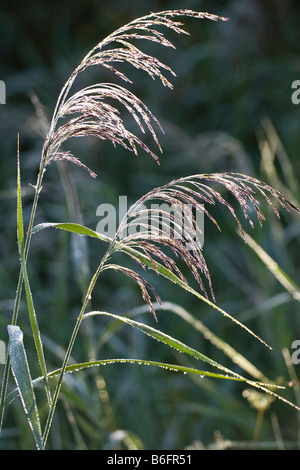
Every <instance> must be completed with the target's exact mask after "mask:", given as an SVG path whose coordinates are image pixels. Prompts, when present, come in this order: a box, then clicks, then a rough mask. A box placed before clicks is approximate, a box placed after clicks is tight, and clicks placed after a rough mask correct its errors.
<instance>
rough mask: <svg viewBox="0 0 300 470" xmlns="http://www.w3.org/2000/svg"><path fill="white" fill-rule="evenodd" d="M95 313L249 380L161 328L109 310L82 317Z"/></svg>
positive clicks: (224, 371) (227, 372) (226, 372)
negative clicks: (108, 311) (160, 329)
mask: <svg viewBox="0 0 300 470" xmlns="http://www.w3.org/2000/svg"><path fill="white" fill-rule="evenodd" d="M94 315H106V316H109V317H111V318H113V319H115V320H119V321H121V322H123V323H125V324H128V325H130V326H132V327H134V328H137V329H139V330H140V331H142V332H143V333H145V334H146V335H148V336H150V337H152V338H153V339H155V340H157V341H160V342H162V343H164V344H166V345H167V346H169V347H171V348H174V349H175V350H177V351H178V352H180V353H184V354H188V355H190V356H192V357H193V358H195V359H197V360H201V361H203V362H205V363H207V364H209V365H210V366H212V367H215V368H217V369H219V370H221V371H222V372H223V373H225V374H229V375H230V376H232V377H236V378H238V379H242V380H244V381H247V382H249V381H248V379H245V378H244V377H242V376H241V375H239V374H237V373H235V372H233V371H232V370H230V369H228V368H227V367H224V366H222V365H221V364H219V363H218V362H216V361H214V360H213V359H211V358H209V357H207V356H205V355H204V354H202V353H200V352H199V351H197V350H195V349H193V348H191V347H190V346H188V345H186V344H184V343H182V342H181V341H179V340H177V339H176V338H173V337H172V336H169V335H167V334H166V333H163V332H162V331H159V330H157V329H155V328H153V327H151V326H149V325H146V324H144V323H140V322H137V321H135V320H132V319H130V318H128V317H121V316H119V315H115V314H112V313H107V312H100V311H93V312H89V313H86V314H85V315H83V318H82V319H85V318H88V317H90V316H94ZM268 385H270V386H272V385H271V384H268Z"/></svg>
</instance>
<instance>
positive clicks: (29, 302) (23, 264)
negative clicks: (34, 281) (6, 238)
mask: <svg viewBox="0 0 300 470" xmlns="http://www.w3.org/2000/svg"><path fill="white" fill-rule="evenodd" d="M17 238H18V245H19V252H20V261H21V267H22V272H23V278H24V286H25V292H26V300H27V307H28V313H29V318H30V323H31V328H32V333H33V337H34V341H35V346H36V350H37V355H38V359H39V363H40V367H41V371H42V374H43V376H44V379H45V387H46V395H47V399H48V403H49V405H50V403H51V395H50V388H49V386H48V382H47V381H48V379H47V368H46V361H45V357H44V352H43V345H42V340H41V336H40V331H39V326H38V322H37V318H36V313H35V308H34V304H33V299H32V294H31V290H30V285H29V278H28V273H27V266H26V255H25V250H24V226H23V214H22V196H21V172H20V159H19V155H18V160H17Z"/></svg>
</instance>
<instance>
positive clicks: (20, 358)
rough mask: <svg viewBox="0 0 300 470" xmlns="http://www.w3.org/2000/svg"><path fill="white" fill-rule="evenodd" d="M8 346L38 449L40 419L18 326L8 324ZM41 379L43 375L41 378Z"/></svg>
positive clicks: (40, 446) (40, 443)
mask: <svg viewBox="0 0 300 470" xmlns="http://www.w3.org/2000/svg"><path fill="white" fill-rule="evenodd" d="M8 334H9V346H8V353H9V357H10V362H11V369H12V373H13V376H14V379H15V381H16V384H17V389H18V392H19V396H20V398H21V401H22V405H23V408H24V411H25V413H26V416H27V419H28V423H29V426H30V429H31V431H32V433H33V436H34V438H35V441H36V446H37V448H38V449H39V450H41V449H43V447H44V446H43V440H42V432H41V425H40V419H39V414H38V409H37V404H36V399H35V394H34V390H33V384H32V380H31V376H30V371H29V366H28V362H27V357H26V351H25V348H24V344H23V332H22V331H21V329H20V328H19V327H18V326H14V325H8ZM41 379H42V380H43V377H42V378H41Z"/></svg>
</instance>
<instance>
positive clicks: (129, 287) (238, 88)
mask: <svg viewBox="0 0 300 470" xmlns="http://www.w3.org/2000/svg"><path fill="white" fill-rule="evenodd" d="M176 8H189V9H194V10H198V11H208V12H210V13H215V14H219V15H222V16H228V17H229V18H230V21H229V22H227V23H225V22H220V23H215V22H212V21H208V20H195V19H191V18H186V19H184V20H183V21H184V23H185V25H186V26H185V29H186V30H187V31H188V32H189V33H190V36H183V35H182V36H178V35H176V34H175V33H174V34H171V33H167V37H168V38H169V39H171V40H172V41H173V42H174V44H175V45H176V50H172V49H166V48H162V47H161V46H159V45H155V44H145V48H144V49H143V50H147V51H149V52H150V53H151V54H153V55H155V56H156V57H158V58H159V59H160V60H162V61H163V62H166V63H167V64H168V65H169V66H171V67H172V68H173V70H174V71H175V73H176V75H177V77H176V78H172V80H171V81H172V83H173V85H174V90H173V91H171V90H169V89H166V88H164V87H163V86H162V85H161V84H160V83H159V82H158V81H157V80H156V81H153V80H151V78H149V77H147V76H145V74H143V73H142V72H138V71H136V70H130V71H129V72H128V73H129V76H130V78H132V80H133V82H134V83H133V85H130V90H131V91H133V92H134V93H136V94H137V96H138V97H139V98H141V99H142V100H143V101H144V102H145V104H146V105H147V106H149V108H150V109H151V111H152V112H153V113H154V114H155V115H156V116H157V118H158V119H159V120H160V122H161V124H162V127H163V128H164V130H165V134H161V135H159V139H160V143H161V145H162V147H163V154H162V156H161V158H160V162H161V164H160V166H158V165H156V163H155V162H154V161H153V160H152V159H151V157H150V156H148V155H147V154H144V153H143V152H140V155H139V157H135V156H133V155H131V154H130V153H129V152H127V151H126V150H124V149H122V148H116V149H114V147H113V146H112V145H111V144H110V143H106V142H99V141H97V140H96V139H93V138H89V139H81V140H77V141H76V142H72V144H71V145H72V148H73V150H74V151H75V152H76V153H75V155H76V156H77V157H79V158H80V159H81V160H82V161H83V162H84V163H86V164H87V165H88V166H89V167H90V168H91V169H92V170H93V171H95V172H96V173H97V174H98V177H97V179H95V180H93V179H92V178H90V176H89V175H88V173H86V172H84V171H83V170H82V169H80V168H78V167H75V166H74V165H71V164H68V165H67V166H59V164H57V165H56V164H53V165H51V166H50V167H49V169H48V170H47V174H46V178H45V180H44V186H43V191H42V194H41V198H40V202H39V208H38V212H37V219H36V223H39V222H44V221H66V220H74V219H75V217H76V218H77V219H76V220H77V221H80V220H81V221H82V222H83V223H84V224H85V225H87V226H89V227H90V228H92V229H96V225H97V223H98V219H97V216H96V209H97V207H98V205H99V204H101V203H103V202H110V203H112V204H117V203H118V197H119V195H127V196H128V200H129V202H130V201H134V200H136V199H137V198H139V197H140V196H141V195H143V194H144V193H145V192H146V191H148V190H150V189H152V188H154V187H156V186H159V185H161V184H164V183H166V182H168V181H170V180H171V179H174V178H177V177H180V176H187V175H190V174H195V173H205V172H217V171H234V172H240V173H245V174H248V175H252V176H255V177H257V178H259V179H262V180H263V181H265V182H267V183H269V184H271V185H273V186H274V187H276V188H277V189H279V190H282V191H283V192H284V194H286V195H287V196H289V197H291V199H292V200H293V201H295V202H297V203H298V204H299V203H300V200H299V194H300V191H299V176H300V163H299V144H300V133H299V118H300V105H299V106H297V105H294V104H293V103H292V100H291V96H292V91H293V90H292V88H291V86H292V82H293V81H294V80H297V79H300V55H299V53H300V34H299V20H300V5H299V3H298V2H296V1H292V0H290V1H287V0H273V1H271V0H252V1H250V0H236V1H234V0H232V1H200V0H199V1H196V0H185V1H184V2H183V1H181V2H180V1H170V0H167V1H164V2H162V1H154V0H133V1H130V2H129V1H124V0H122V1H121V0H110V1H106V0H105V1H100V0H98V1H97V0H85V1H83V0H78V1H75V0H74V1H71V0H65V1H63V2H62V1H57V0H52V1H51V2H50V1H44V2H38V1H27V2H26V4H24V2H21V1H16V0H13V1H10V2H8V1H7V0H6V1H5V2H3V1H2V2H1V6H0V38H1V41H0V79H1V80H3V81H4V82H5V84H6V104H5V105H0V204H1V212H0V217H1V219H0V221H1V222H0V223H1V231H0V253H1V257H0V339H2V340H5V341H6V339H7V332H6V327H7V324H8V323H9V322H10V318H11V311H12V307H13V300H14V295H15V291H16V285H17V279H18V272H19V259H18V252H17V244H16V192H15V184H16V140H17V133H19V134H20V153H21V167H22V180H23V191H24V199H23V204H24V218H25V222H26V221H28V217H29V213H30V209H31V202H32V196H33V188H32V187H31V186H30V184H34V183H35V179H36V174H37V171H38V166H39V161H40V153H41V148H42V144H43V138H42V135H43V132H44V129H45V127H44V125H45V122H44V120H45V119H46V118H47V119H51V115H52V113H53V110H54V106H55V103H56V99H57V97H58V94H59V91H60V89H61V87H62V86H63V84H64V83H65V81H66V80H67V78H68V77H69V75H70V73H71V72H72V71H73V69H74V68H75V67H76V66H77V65H78V63H79V62H80V61H81V59H82V58H83V56H84V55H85V54H86V53H87V52H88V51H89V50H90V49H91V48H92V47H93V46H94V45H95V44H96V43H97V42H99V41H100V40H101V39H103V38H104V37H105V36H106V35H107V34H109V33H111V32H112V31H114V30H115V29H117V28H119V27H120V26H122V25H123V24H125V23H127V22H129V21H130V20H132V19H134V18H136V17H139V16H143V15H146V14H148V13H150V12H151V11H161V10H167V9H176ZM141 47H142V45H141ZM111 79H113V80H115V78H114V77H112V75H111V74H110V72H109V71H107V70H106V69H101V68H93V69H91V70H88V71H87V72H86V73H84V74H82V77H80V78H79V80H78V82H77V85H76V86H77V87H78V86H86V85H88V84H91V83H96V82H97V81H108V80H111ZM121 84H122V83H121ZM37 101H39V103H40V105H39V106H42V109H43V112H44V115H43V116H40V115H39V112H41V107H39V108H38V109H39V112H36V110H35V106H34V104H35V103H37ZM130 125H131V124H130ZM158 132H159V131H158ZM278 139H279V140H278ZM146 142H147V144H149V146H151V148H152V149H153V150H154V151H155V146H154V144H153V143H152V142H151V139H150V137H149V138H148V137H146ZM278 142H280V143H278ZM273 146H275V150H274V148H273ZM68 184H69V185H68ZM72 194H73V196H72ZM74 194H75V195H74ZM75 196H76V198H77V201H78V203H77V204H76V206H75V207H76V209H77V211H78V212H77V214H73V213H72V211H70V206H69V204H70V201H71V202H72V201H73V202H74V197H75ZM72 197H73V199H72ZM264 209H265V214H266V215H267V221H266V222H265V224H264V226H263V228H256V229H255V230H254V232H253V233H252V236H253V237H254V238H255V240H256V241H257V242H258V243H260V244H261V246H262V247H263V248H264V249H265V250H266V251H267V252H268V253H269V254H270V255H271V256H272V257H273V258H274V259H275V260H276V262H277V263H279V265H280V266H281V267H282V269H284V270H285V271H286V273H288V275H289V276H290V277H291V278H292V279H293V280H294V282H295V283H296V284H299V283H300V279H299V276H300V269H299V267H300V266H299V260H300V256H299V240H300V224H299V216H295V214H290V215H286V214H283V216H282V219H281V220H280V221H279V220H277V219H276V220H275V217H274V216H273V215H272V214H271V212H270V211H269V210H268V208H264ZM214 214H215V216H216V217H217V218H218V221H219V224H220V225H221V227H222V233H221V234H220V233H218V232H217V231H216V229H215V227H214V226H211V225H210V224H209V223H208V222H207V225H206V226H205V243H204V256H205V258H206V260H207V263H208V265H209V268H210V271H211V276H212V280H213V285H214V289H215V294H216V299H217V304H218V305H219V306H220V307H222V308H224V309H225V310H227V311H228V312H229V313H230V314H231V315H234V316H236V317H237V318H238V319H239V320H241V321H243V322H245V324H246V325H247V326H249V327H250V328H252V329H253V330H254V331H255V332H257V333H258V334H259V335H261V336H262V338H263V339H264V340H266V341H267V342H269V344H271V346H272V347H273V351H268V350H267V349H266V348H264V347H263V346H262V345H261V344H260V343H258V342H256V341H255V340H253V338H251V337H250V336H249V335H247V334H246V333H245V332H244V331H242V330H241V329H239V328H238V327H237V326H236V325H233V324H232V323H231V322H230V321H229V320H226V319H224V318H223V317H221V315H220V314H218V313H217V312H216V311H215V310H213V309H211V308H209V307H208V306H207V305H206V304H202V303H201V302H198V301H196V300H195V299H194V298H191V296H189V295H187V294H185V293H184V292H183V291H182V292H181V291H179V290H178V288H176V287H174V286H172V285H170V283H167V282H164V281H163V280H162V279H157V278H156V277H155V276H154V275H152V274H151V273H150V274H149V275H148V277H147V279H148V280H149V281H150V282H152V283H153V285H154V286H155V287H156V288H157V290H158V293H159V295H160V296H161V298H162V299H163V300H166V301H168V300H171V301H172V302H174V303H177V304H179V305H181V306H183V307H184V308H186V309H187V310H188V311H189V312H190V313H191V314H193V315H194V316H195V317H196V318H199V319H201V321H203V323H205V325H206V326H207V327H209V328H210V329H211V330H212V331H214V332H215V333H216V334H217V335H218V336H220V337H221V338H222V339H224V340H225V341H226V342H228V343H229V344H231V345H232V346H233V347H234V348H236V349H237V350H238V351H239V352H240V353H241V354H243V355H245V356H246V357H247V358H248V359H249V360H250V361H251V362H253V363H254V364H255V365H256V366H257V367H258V368H259V369H260V370H261V371H262V372H263V373H264V374H265V375H266V376H268V377H269V378H270V380H274V381H281V383H286V382H289V381H290V380H291V375H290V374H291V369H289V368H288V367H287V364H286V360H285V359H284V356H283V353H282V350H283V348H287V350H288V351H289V352H290V353H292V350H291V345H292V342H293V341H294V340H295V339H299V336H300V329H299V326H300V320H299V302H297V301H296V300H295V299H293V298H292V296H291V295H290V294H289V293H288V292H287V291H286V290H285V289H284V288H283V287H282V286H281V285H280V284H279V283H278V281H277V280H276V279H274V277H273V276H272V275H271V274H270V273H269V271H268V270H267V269H266V267H265V266H264V265H263V264H262V263H261V261H260V260H259V259H258V258H257V256H256V255H255V254H254V253H253V252H252V251H251V249H250V248H249V247H247V246H246V245H244V243H243V242H242V241H241V240H240V238H239V237H238V235H237V234H236V231H235V226H234V224H232V219H231V218H230V217H228V212H224V211H223V210H222V208H219V207H216V208H215V212H214ZM78 217H80V218H79V219H78ZM245 228H246V230H248V227H247V225H246V224H245ZM70 240H71V238H70V236H69V235H66V234H63V233H57V232H55V233H53V232H45V233H41V234H38V235H36V236H34V238H33V241H32V246H31V251H30V258H29V274H30V277H31V286H32V290H33V295H34V300H35V304H36V309H37V312H38V315H39V321H40V328H41V331H42V334H43V338H44V341H45V345H46V357H47V360H48V362H49V364H50V366H49V367H48V369H49V370H51V368H56V367H59V366H60V364H61V354H62V351H63V348H64V347H65V346H66V344H67V342H68V340H69V337H70V334H71V331H72V327H73V324H74V320H75V318H76V315H77V314H78V311H79V308H80V301H81V298H82V295H83V290H82V289H83V288H84V285H85V282H86V277H85V275H86V273H88V272H90V273H93V272H94V270H95V268H96V266H97V261H98V260H99V259H100V256H101V249H102V247H99V245H98V244H97V243H93V241H91V240H89V241H88V242H87V245H85V246H83V247H81V248H82V249H84V250H86V254H87V257H86V258H85V261H86V264H85V263H83V262H81V263H80V265H79V266H78V263H77V264H76V262H75V263H74V259H75V257H74V250H76V247H74V243H73V244H70ZM77 241H78V240H77ZM80 241H82V240H80ZM92 301H93V307H94V308H101V309H104V310H107V311H111V312H114V313H123V312H126V311H128V310H130V309H132V308H135V307H138V306H139V305H141V304H142V299H141V296H140V292H139V290H138V289H137V288H136V286H135V285H133V283H132V282H130V281H127V280H126V279H124V278H123V277H122V278H120V277H119V276H117V275H111V274H109V275H107V276H105V277H102V278H101V280H99V282H98V285H97V289H96V290H95V293H94V296H93V299H92ZM158 316H159V323H158V325H154V326H158V327H159V328H161V329H162V330H163V331H165V332H166V333H168V334H170V335H172V336H174V337H176V338H178V339H179V340H181V341H183V342H186V343H187V344H189V345H190V346H192V347H195V348H196V349H198V350H199V351H201V352H203V353H205V354H207V355H209V356H210V357H212V358H214V359H216V360H218V361H220V362H222V363H223V364H224V365H228V366H229V367H235V366H234V365H232V363H231V361H230V360H229V359H228V358H226V357H224V356H223V354H222V353H221V352H220V351H218V350H217V349H216V348H214V347H213V345H211V344H210V342H208V341H206V340H205V339H204V338H203V336H202V335H201V334H200V333H199V332H197V331H196V330H195V329H194V328H192V327H190V326H189V325H187V324H185V323H183V321H182V320H181V319H180V318H178V317H176V315H174V314H173V313H171V312H168V311H166V312H159V315H158ZM139 318H140V319H141V320H142V321H147V322H150V324H151V321H152V319H151V318H150V317H149V314H146V315H141V316H140V317H139ZM19 324H20V326H21V327H22V328H23V330H24V332H25V344H26V347H27V350H28V351H29V353H28V354H29V360H30V361H31V362H30V367H31V369H32V375H33V376H35V373H36V374H37V373H38V370H37V369H36V370H35V354H34V347H33V345H32V339H31V337H30V329H29V322H28V318H27V312H26V306H25V303H22V304H21V310H20V319H19ZM89 327H90V328H91V329H92V332H91V331H89ZM89 327H87V328H86V330H83V332H82V335H81V336H80V337H79V339H78V343H77V345H76V347H75V350H74V358H75V359H76V361H78V362H80V361H84V360H86V358H87V355H88V353H89V347H90V346H91V342H92V341H94V342H95V343H96V345H97V352H98V358H99V359H100V358H110V357H140V358H143V359H152V360H161V361H163V360H164V361H166V362H175V361H184V358H182V357H180V358H178V357H176V356H174V354H173V353H172V352H170V351H169V350H167V349H166V348H163V347H161V346H159V345H158V344H153V342H151V340H150V339H147V338H144V337H141V336H140V335H139V334H137V333H136V332H134V331H131V330H129V329H125V328H123V329H120V330H119V331H118V332H116V334H115V335H112V337H111V338H110V339H109V340H108V341H107V342H105V343H104V344H101V347H100V345H99V344H98V339H99V338H100V339H101V338H102V337H103V332H104V331H105V330H104V329H105V327H106V324H105V323H103V322H101V321H95V322H94V324H93V325H89ZM183 363H185V362H183ZM198 366H199V365H198ZM298 367H299V366H298ZM0 368H3V366H1V365H0ZM236 370H238V369H237V368H236ZM1 373H2V370H1V369H0V374H1ZM295 373H296V374H297V373H298V374H299V372H298V370H297V366H296V367H295ZM95 384H96V385H95ZM11 386H13V384H12V383H11ZM244 388H245V386H241V385H237V384H235V383H230V382H227V381H224V382H222V381H216V380H209V379H200V380H195V379H194V378H192V377H189V376H186V375H180V374H171V373H169V372H165V371H163V370H156V369H151V368H150V367H149V368H146V369H145V368H142V367H138V366H135V365H132V366H129V365H128V366H126V365H114V366H107V367H106V368H105V369H104V370H101V371H93V372H91V371H89V372H87V373H80V374H78V375H74V374H73V375H72V376H69V377H67V378H66V383H65V386H64V390H63V396H62V400H61V401H60V403H59V409H58V413H57V415H56V418H55V421H54V426H53V430H52V433H51V436H50V439H49V447H50V448H53V449H57V448H58V449H59V448H60V449H77V448H80V449H81V448H82V449H85V448H88V449H104V448H111V447H114V446H117V445H120V446H121V447H122V448H128V446H129V447H130V446H137V447H141V448H145V449H147V448H152V449H174V448H175V449H176V448H177V449H179V448H181V449H182V448H184V447H187V446H194V448H197V446H198V447H202V446H209V445H221V446H222V445H223V444H224V443H225V444H226V443H227V444H228V445H229V446H230V447H232V448H240V447H242V448H247V447H248V446H251V445H252V441H253V438H254V439H256V438H257V440H258V443H257V446H259V445H261V446H262V447H263V448H268V447H275V448H289V447H295V446H297V445H298V444H300V440H299V431H300V428H299V421H298V419H299V414H298V412H297V411H295V410H294V409H293V408H291V407H289V406H288V405H286V404H284V403H282V402H279V401H278V400H277V401H274V402H272V404H271V405H270V406H269V407H268V409H266V411H265V412H264V413H263V416H262V413H260V412H259V411H257V409H255V407H253V406H251V404H250V403H249V401H248V400H247V399H246V398H245V397H244V396H243V390H244ZM297 390H298V388H297V382H296V385H295V386H293V387H289V388H288V389H287V390H286V391H285V392H284V393H285V395H284V396H285V397H287V398H288V399H290V400H292V401H293V402H295V401H296V400H297V397H299V395H297ZM261 417H262V421H261V423H260V418H261ZM260 424H261V427H260V428H259V432H258V431H257V432H258V434H257V435H256V434H255V433H256V431H255V429H256V430H258V427H257V426H259V425H260ZM120 430H123V431H122V432H121V431H120ZM121 441H122V443H120V442H121ZM225 444H224V445H225ZM32 446H33V442H32V438H31V434H30V431H29V430H28V429H27V422H26V420H25V419H24V416H23V412H22V408H21V405H20V404H19V403H14V405H13V406H12V407H10V408H8V410H7V413H6V416H5V429H4V431H3V433H2V436H0V448H1V449H8V448H10V449H24V448H25V449H27V448H31V447H32Z"/></svg>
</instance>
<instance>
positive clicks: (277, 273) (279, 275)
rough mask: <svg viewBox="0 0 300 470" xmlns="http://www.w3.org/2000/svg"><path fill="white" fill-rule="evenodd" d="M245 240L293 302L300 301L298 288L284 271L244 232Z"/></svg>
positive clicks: (299, 289)
mask: <svg viewBox="0 0 300 470" xmlns="http://www.w3.org/2000/svg"><path fill="white" fill-rule="evenodd" d="M244 234H245V239H246V242H247V244H248V245H249V246H250V248H251V249H252V250H253V251H254V252H255V253H256V255H257V256H258V257H259V258H260V259H261V261H262V262H263V263H264V265H265V266H266V267H267V268H268V270H269V271H270V272H271V273H272V274H273V276H274V277H275V278H276V279H277V281H278V282H279V283H280V284H281V285H282V286H283V287H284V288H285V289H286V290H287V291H288V292H289V293H290V294H291V295H292V297H293V298H294V299H295V300H299V301H300V287H299V286H298V285H297V284H296V283H295V282H294V281H293V280H292V279H291V278H290V277H289V276H288V274H286V273H285V271H284V270H283V269H282V268H281V267H280V266H279V265H278V264H277V263H276V261H274V260H273V258H271V256H270V255H268V253H267V252H266V251H265V250H264V249H263V248H262V247H261V246H260V245H258V244H257V243H256V241H255V240H253V238H252V237H251V236H250V235H249V234H248V233H246V232H244Z"/></svg>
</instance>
